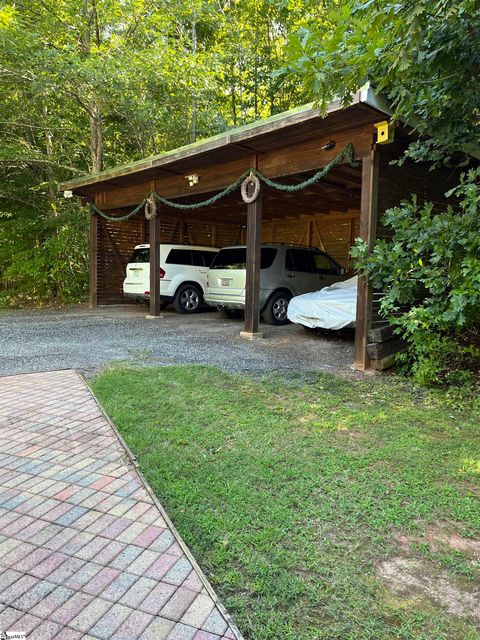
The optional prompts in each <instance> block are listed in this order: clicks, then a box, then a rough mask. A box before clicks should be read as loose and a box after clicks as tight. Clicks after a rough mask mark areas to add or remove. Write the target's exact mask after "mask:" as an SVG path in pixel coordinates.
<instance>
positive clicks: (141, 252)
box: [128, 247, 150, 263]
mask: <svg viewBox="0 0 480 640" xmlns="http://www.w3.org/2000/svg"><path fill="white" fill-rule="evenodd" d="M128 262H129V263H132V262H137V263H138V262H150V249H149V248H148V247H144V248H143V249H135V251H134V252H133V253H132V256H131V258H130V260H129V261H128Z"/></svg>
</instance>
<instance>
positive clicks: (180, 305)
mask: <svg viewBox="0 0 480 640" xmlns="http://www.w3.org/2000/svg"><path fill="white" fill-rule="evenodd" d="M202 302H203V295H202V291H201V289H200V287H197V285H195V284H182V286H181V287H179V288H178V289H177V293H176V294H175V298H174V299H173V306H174V307H175V310H176V311H178V313H197V312H198V311H199V310H200V307H201V306H202Z"/></svg>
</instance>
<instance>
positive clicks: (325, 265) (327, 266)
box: [313, 253, 338, 274]
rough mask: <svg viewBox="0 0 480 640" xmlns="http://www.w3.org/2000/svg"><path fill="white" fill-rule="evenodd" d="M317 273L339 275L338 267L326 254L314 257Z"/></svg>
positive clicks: (316, 254)
mask: <svg viewBox="0 0 480 640" xmlns="http://www.w3.org/2000/svg"><path fill="white" fill-rule="evenodd" d="M313 260H314V262H315V267H316V270H317V273H335V274H337V273H338V268H337V265H336V264H335V263H334V262H332V261H331V260H330V258H329V257H328V256H326V255H325V254H324V253H315V254H314V256H313Z"/></svg>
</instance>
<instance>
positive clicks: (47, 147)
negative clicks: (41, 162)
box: [42, 105, 56, 216]
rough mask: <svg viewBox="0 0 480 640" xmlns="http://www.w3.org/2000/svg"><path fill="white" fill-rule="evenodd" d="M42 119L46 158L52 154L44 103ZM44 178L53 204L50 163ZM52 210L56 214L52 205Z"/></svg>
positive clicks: (46, 110) (53, 195) (53, 189)
mask: <svg viewBox="0 0 480 640" xmlns="http://www.w3.org/2000/svg"><path fill="white" fill-rule="evenodd" d="M42 111H43V119H44V122H45V131H44V136H45V155H46V156H47V158H49V159H50V158H51V157H52V156H53V143H52V132H51V131H50V129H49V128H48V127H47V126H46V123H47V122H48V109H47V107H46V105H44V106H43V109H42ZM45 178H46V181H47V183H48V199H49V200H50V204H52V205H53V203H54V202H55V197H56V191H55V187H54V179H53V171H52V165H49V164H47V166H46V168H45ZM52 212H53V215H54V216H55V215H56V211H55V207H53V206H52Z"/></svg>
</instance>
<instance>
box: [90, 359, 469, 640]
mask: <svg viewBox="0 0 480 640" xmlns="http://www.w3.org/2000/svg"><path fill="white" fill-rule="evenodd" d="M92 388H93V390H94V392H95V394H96V395H97V397H98V398H99V400H100V402H101V403H102V404H103V406H104V407H105V409H106V410H107V411H108V413H109V415H110V416H111V418H112V419H113V421H114V422H115V423H116V425H117V427H118V428H119V430H120V432H121V433H122V434H123V436H124V437H125V439H126V441H127V443H128V444H129V445H130V447H131V448H132V450H133V452H134V453H135V455H136V456H137V457H138V461H139V464H140V467H141V469H142V471H143V473H144V474H145V476H146V478H147V480H148V481H149V482H150V484H151V486H152V487H153V489H154V490H155V492H156V494H157V496H158V497H159V499H160V500H161V502H162V503H163V505H164V506H165V508H166V509H167V511H168V513H169V514H170V516H171V518H172V520H173V521H174V523H175V524H176V526H177V527H178V529H179V531H180V533H181V535H182V536H183V538H184V540H185V541H186V543H187V544H188V545H189V546H190V548H191V549H192V551H193V553H194V555H195V556H196V558H197V560H198V561H199V563H200V565H201V566H202V568H203V569H204V571H205V572H206V574H207V575H208V577H209V579H210V580H211V582H212V584H213V586H214V587H215V589H216V591H217V593H218V594H219V596H220V597H221V599H222V600H223V602H224V604H225V605H226V606H227V608H228V609H229V610H230V612H231V613H232V614H233V616H234V617H235V620H236V622H237V624H238V625H239V627H240V629H241V630H242V632H243V633H244V635H245V637H246V638H247V639H248V640H320V639H321V640H325V639H328V640H364V639H367V638H368V639H372V640H373V639H375V640H381V639H384V638H402V639H407V638H415V639H422V640H426V639H431V640H440V639H442V638H453V639H455V640H457V639H458V640H466V639H474V638H475V639H478V638H480V631H479V627H478V626H477V627H475V616H476V614H475V611H473V613H472V607H470V611H468V606H467V607H466V609H467V612H466V613H465V611H464V610H463V609H465V607H464V608H463V609H462V608H461V607H460V608H461V610H460V611H459V612H457V613H458V615H455V614H453V613H452V610H453V609H452V608H451V607H453V606H456V605H458V602H455V601H456V597H455V594H456V593H457V592H458V593H460V596H461V597H460V596H459V597H460V601H462V600H461V598H462V597H463V595H465V594H466V595H465V598H466V599H467V601H471V599H472V597H473V596H472V593H473V592H475V591H477V592H478V591H479V590H480V587H479V584H480V569H479V567H478V564H477V565H475V559H474V555H473V554H472V553H471V549H473V548H474V547H475V544H476V542H475V540H478V537H479V533H480V508H479V506H480V505H479V502H480V500H479V496H480V490H479V485H480V483H479V480H480V427H479V424H480V420H479V418H480V414H479V412H478V411H477V410H475V409H472V408H470V409H468V410H467V409H466V408H464V409H463V411H462V410H461V409H459V408H454V407H452V406H451V405H447V404H445V403H444V402H443V400H442V398H441V397H439V396H435V395H432V394H431V393H426V392H425V391H422V390H418V389H415V388H414V387H412V386H411V385H409V384H408V383H406V382H403V381H402V380H400V379H398V378H396V377H387V378H381V379H378V378H374V379H365V380H362V381H357V380H345V379H341V378H337V377H335V376H333V375H321V374H312V375H309V376H308V378H305V377H303V378H302V377H300V376H298V377H294V378H292V379H291V380H289V381H286V380H285V379H284V378H281V377H272V376H271V377H270V378H268V379H263V380H261V381H259V380H254V379H252V378H249V377H245V376H243V377H240V376H232V375H229V374H227V373H225V372H223V371H220V370H218V369H214V368H208V367H164V368H145V369H127V368H125V369H124V368H118V367H117V368H113V369H110V370H107V371H105V372H104V373H102V374H101V375H99V376H97V377H96V378H95V379H94V380H93V381H92ZM477 550H478V548H477ZM398 558H400V559H401V561H403V560H404V559H406V560H407V561H408V562H409V563H411V564H412V566H413V565H415V566H416V567H417V568H416V569H414V571H416V579H417V582H418V583H419V584H420V586H418V584H416V585H415V584H413V585H410V586H408V585H407V586H405V584H403V583H402V578H400V584H397V583H396V582H395V577H393V578H392V580H393V582H392V581H391V580H390V578H388V576H387V577H386V576H385V572H387V573H388V567H389V566H390V564H389V563H391V562H392V561H393V562H394V563H395V562H396V561H397V560H396V559H398ZM477 559H478V558H477ZM438 581H440V582H438ZM397 582H398V577H397ZM422 584H424V585H426V586H425V588H423V587H422ZM429 585H430V586H429ZM442 585H443V587H442ZM445 585H448V588H447V589H445ZM449 589H450V591H449ZM447 592H448V593H450V599H452V593H453V594H454V595H453V601H454V602H453V603H452V604H451V605H450V604H448V602H447V603H445V602H444V599H445V598H447V600H448V593H447ZM442 598H443V600H442ZM469 598H470V600H468V599H469ZM473 608H475V607H473ZM479 615H480V614H479ZM479 623H480V618H479V619H477V620H476V624H477V625H478V624H479Z"/></svg>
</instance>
